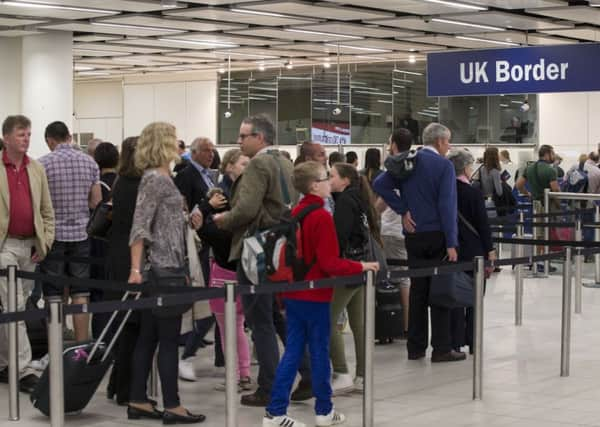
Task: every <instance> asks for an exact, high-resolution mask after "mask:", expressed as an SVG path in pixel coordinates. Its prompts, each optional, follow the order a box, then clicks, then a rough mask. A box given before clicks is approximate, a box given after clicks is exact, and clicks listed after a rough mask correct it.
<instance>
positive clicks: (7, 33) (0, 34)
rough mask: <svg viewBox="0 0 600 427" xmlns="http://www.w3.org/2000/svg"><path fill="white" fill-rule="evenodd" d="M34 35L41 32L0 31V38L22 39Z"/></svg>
mask: <svg viewBox="0 0 600 427" xmlns="http://www.w3.org/2000/svg"><path fill="white" fill-rule="evenodd" d="M35 34H41V32H40V31H35V30H4V31H0V37H24V36H33V35H35Z"/></svg>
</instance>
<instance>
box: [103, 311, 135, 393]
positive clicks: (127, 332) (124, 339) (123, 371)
mask: <svg viewBox="0 0 600 427" xmlns="http://www.w3.org/2000/svg"><path fill="white" fill-rule="evenodd" d="M139 334H140V325H139V323H137V322H130V321H128V322H127V323H126V324H125V326H124V327H123V330H122V331H121V335H120V336H119V338H118V340H117V344H116V348H115V363H114V364H113V368H112V372H111V375H110V382H109V386H108V391H109V392H110V393H111V394H115V395H116V398H117V402H118V403H124V402H128V401H129V388H130V386H131V373H132V369H133V364H134V362H133V355H134V352H135V346H136V344H137V338H138V336H139Z"/></svg>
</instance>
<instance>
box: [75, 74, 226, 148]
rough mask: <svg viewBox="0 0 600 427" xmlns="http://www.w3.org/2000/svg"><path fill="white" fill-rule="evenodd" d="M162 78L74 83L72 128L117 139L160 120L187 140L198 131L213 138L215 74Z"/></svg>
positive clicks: (192, 137) (215, 122)
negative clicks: (74, 120) (175, 129)
mask: <svg viewBox="0 0 600 427" xmlns="http://www.w3.org/2000/svg"><path fill="white" fill-rule="evenodd" d="M164 80H166V79H165V78H164V77H163V80H162V81H161V80H160V79H157V78H156V77H148V78H144V77H136V78H135V79H126V80H125V81H123V82H121V81H106V82H98V81H94V82H77V83H76V84H75V101H74V103H75V112H76V118H77V120H76V123H75V125H74V132H93V133H94V136H95V137H97V138H101V139H104V140H107V141H111V142H113V143H117V144H118V143H119V142H120V141H121V140H122V139H123V138H125V137H128V136H133V135H139V134H140V132H141V131H142V129H143V128H144V126H146V125H147V124H148V123H150V122H153V121H166V122H169V123H172V124H173V125H174V126H175V127H176V128H177V134H178V137H179V138H180V139H183V140H184V141H186V143H188V144H189V143H191V141H192V140H193V139H194V138H196V137H198V136H206V137H208V138H210V139H212V140H213V141H216V138H217V91H218V87H217V80H216V75H212V74H210V75H202V76H200V77H198V76H192V77H188V80H185V79H183V78H182V76H176V77H173V78H172V79H170V80H171V81H164Z"/></svg>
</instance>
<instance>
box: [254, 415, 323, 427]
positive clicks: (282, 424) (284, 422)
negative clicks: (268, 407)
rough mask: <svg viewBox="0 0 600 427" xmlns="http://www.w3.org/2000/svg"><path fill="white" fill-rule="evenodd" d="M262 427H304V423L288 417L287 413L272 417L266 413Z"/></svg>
mask: <svg viewBox="0 0 600 427" xmlns="http://www.w3.org/2000/svg"><path fill="white" fill-rule="evenodd" d="M329 425H331V424H329ZM262 427H306V424H304V423H301V422H300V421H297V420H295V419H293V418H290V417H288V416H287V415H281V416H279V417H274V416H272V415H270V414H268V413H267V414H265V416H264V417H263V423H262Z"/></svg>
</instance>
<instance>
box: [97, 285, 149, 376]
mask: <svg viewBox="0 0 600 427" xmlns="http://www.w3.org/2000/svg"><path fill="white" fill-rule="evenodd" d="M131 293H133V292H129V291H127V292H125V294H124V295H123V298H121V302H124V301H125V300H127V298H128V297H129V295H130V294H131ZM140 295H141V293H140V292H135V300H136V301H137V300H138V299H139V298H140ZM131 311H132V310H128V311H127V313H126V314H125V317H123V320H122V321H121V324H120V325H119V328H118V329H117V332H116V333H115V335H114V336H113V339H112V340H111V342H110V343H109V345H108V347H107V348H106V351H105V352H104V356H102V359H101V360H100V362H104V361H105V360H106V358H107V357H108V355H109V354H110V351H111V350H112V348H113V347H114V345H115V342H116V341H117V338H119V335H120V334H121V331H122V330H123V328H124V327H125V323H126V322H127V319H129V316H130V315H131ZM118 313H119V311H118V310H117V311H114V312H113V314H112V315H111V316H110V319H109V320H108V323H107V324H106V326H105V327H104V329H103V330H102V333H101V334H100V336H99V337H98V339H97V340H96V342H95V343H94V347H92V351H91V352H90V354H89V356H88V357H87V359H86V363H88V364H89V363H90V361H91V360H92V358H93V357H94V355H95V354H96V351H97V350H98V347H99V346H100V344H101V343H102V340H103V339H104V337H105V336H106V334H107V333H108V329H109V328H110V327H111V325H112V323H113V322H114V320H115V319H116V317H117V314H118Z"/></svg>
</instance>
